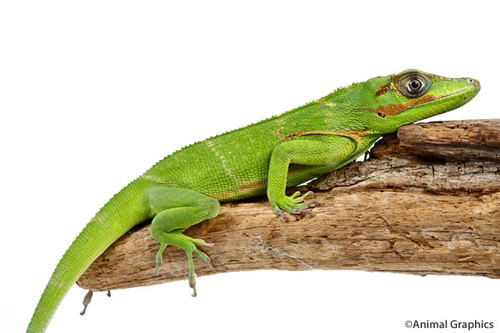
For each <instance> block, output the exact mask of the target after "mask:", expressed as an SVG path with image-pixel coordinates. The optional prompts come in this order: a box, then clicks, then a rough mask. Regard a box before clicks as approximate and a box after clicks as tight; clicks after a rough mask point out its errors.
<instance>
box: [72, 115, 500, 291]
mask: <svg viewBox="0 0 500 333" xmlns="http://www.w3.org/2000/svg"><path fill="white" fill-rule="evenodd" d="M369 155H370V158H369V159H368V160H366V161H365V162H354V163H351V164H350V165H348V166H346V167H344V168H342V169H340V170H336V171H334V172H332V173H330V174H329V175H326V176H324V177H322V178H320V179H318V180H316V181H314V182H312V183H310V184H308V185H307V186H302V187H301V188H300V190H301V191H306V190H308V189H310V190H313V191H315V192H316V198H315V199H316V200H317V201H319V203H320V205H318V206H317V207H315V208H313V209H312V216H307V215H301V216H293V215H290V214H287V221H286V222H283V221H281V219H280V218H277V217H276V216H275V215H274V213H273V211H272V209H271V207H270V205H269V203H268V201H267V199H266V198H265V197H261V198H257V199H255V200H252V201H246V202H236V203H227V204H223V205H222V206H221V210H220V214H219V216H217V217H216V218H214V219H212V220H209V221H205V222H203V223H200V224H199V225H196V226H193V227H191V228H189V229H188V230H187V232H186V234H187V235H189V236H191V237H195V238H201V239H204V240H206V241H207V242H214V243H215V246H214V247H210V248H203V250H204V251H205V252H206V253H207V254H208V255H209V256H210V258H211V260H212V261H211V263H212V265H213V267H214V270H212V269H211V268H210V267H209V266H208V265H206V264H205V263H202V262H200V261H197V263H196V266H197V267H196V272H197V274H198V276H203V275H209V274H216V273H222V272H232V271H248V270H261V269H279V270H310V269H329V270H330V269H349V270H367V271H385V272H398V273H409V274H418V275H427V274H453V275H479V276H487V277H491V278H499V277H500V159H499V157H500V120H496V119H495V120H467V121H450V122H435V123H425V124H414V125H407V126H404V127H402V128H400V130H399V131H398V134H397V137H396V136H395V135H389V136H386V137H385V138H384V140H383V141H379V142H378V143H377V144H376V145H375V146H374V147H373V148H372V150H371V151H370V154H369ZM295 190H296V189H293V190H292V191H291V192H293V191H295ZM149 228H150V226H149V225H143V226H141V227H138V228H135V229H134V230H132V231H131V232H129V233H128V234H126V235H125V236H123V237H122V238H121V239H119V240H118V241H117V242H116V243H115V244H114V245H113V246H111V247H110V248H109V249H108V250H107V251H106V252H105V253H103V254H102V255H101V256H100V258H98V259H97V260H96V261H95V262H94V263H93V264H92V265H91V266H90V267H89V268H88V269H87V271H86V272H85V273H84V274H83V275H82V276H81V278H80V279H79V280H78V282H77V283H78V285H79V286H80V287H82V288H85V289H91V290H95V291H103V290H110V289H119V288H130V287H137V286H145V285H152V284H157V283H163V282H168V281H173V280H181V279H187V275H188V265H187V259H186V254H185V252H184V251H183V250H180V249H178V248H174V247H167V249H166V250H165V252H164V255H163V257H164V260H165V265H164V267H163V268H161V269H160V274H159V275H155V274H154V270H155V255H156V252H157V251H158V249H159V244H158V243H157V242H156V241H155V240H154V239H152V238H151V236H150V234H149Z"/></svg>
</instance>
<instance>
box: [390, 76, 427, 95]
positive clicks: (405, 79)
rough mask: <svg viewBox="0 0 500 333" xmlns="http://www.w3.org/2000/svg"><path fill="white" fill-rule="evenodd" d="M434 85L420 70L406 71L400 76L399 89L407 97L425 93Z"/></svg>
mask: <svg viewBox="0 0 500 333" xmlns="http://www.w3.org/2000/svg"><path fill="white" fill-rule="evenodd" d="M431 86H432V81H431V80H430V79H429V78H428V77H427V76H425V75H423V74H422V73H419V72H410V73H405V74H403V75H402V76H401V77H400V78H399V82H398V90H399V92H400V93H401V94H403V96H405V97H407V98H417V97H421V96H423V95H425V93H426V92H428V91H429V89H430V88H431Z"/></svg>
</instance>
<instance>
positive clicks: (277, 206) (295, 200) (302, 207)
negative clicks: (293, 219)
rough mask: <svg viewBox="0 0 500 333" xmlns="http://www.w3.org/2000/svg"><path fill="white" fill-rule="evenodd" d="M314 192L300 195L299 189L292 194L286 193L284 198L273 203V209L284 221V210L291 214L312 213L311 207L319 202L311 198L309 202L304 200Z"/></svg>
mask: <svg viewBox="0 0 500 333" xmlns="http://www.w3.org/2000/svg"><path fill="white" fill-rule="evenodd" d="M313 195H314V192H313V191H309V192H307V193H305V194H303V195H300V192H299V191H297V192H295V193H294V194H292V195H291V196H286V195H284V196H283V198H282V199H279V200H277V201H276V202H275V203H271V205H272V206H273V210H274V212H275V213H276V215H278V216H280V217H281V218H282V219H283V220H284V221H286V218H285V214H283V211H282V209H283V210H286V211H287V212H289V213H291V214H295V215H297V214H302V213H305V214H307V215H309V216H310V215H311V212H310V211H309V209H308V208H309V207H311V206H313V205H317V204H318V202H317V201H316V200H311V201H309V202H304V200H305V199H306V198H307V197H310V196H313Z"/></svg>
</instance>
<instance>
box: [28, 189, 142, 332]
mask: <svg viewBox="0 0 500 333" xmlns="http://www.w3.org/2000/svg"><path fill="white" fill-rule="evenodd" d="M144 188H145V184H144V183H143V182H141V180H140V179H138V180H136V181H134V182H132V183H130V184H129V185H128V186H127V187H125V188H124V189H123V190H121V191H120V192H119V193H118V194H116V195H115V196H114V197H113V198H112V199H111V200H110V201H109V202H108V203H107V204H106V205H105V206H104V207H103V208H102V209H101V210H100V211H99V212H98V213H97V215H96V216H95V217H94V218H93V219H92V220H91V221H90V222H89V223H88V224H87V226H86V227H85V228H84V229H83V230H82V232H81V233H80V235H79V236H78V237H77V238H76V239H75V240H74V242H73V244H71V246H70V247H69V249H68V250H67V251H66V253H65V254H64V255H63V257H62V259H61V260H60V261H59V264H58V265H57V267H56V269H55V270H54V273H53V274H52V277H51V278H50V280H49V282H48V284H47V286H46V287H45V291H44V292H43V294H42V296H41V298H40V301H39V302H38V305H37V307H36V309H35V313H34V314H33V317H32V318H31V322H30V324H29V326H28V329H27V332H30V333H31V332H45V330H46V329H47V326H48V325H49V323H50V320H51V319H52V316H53V315H54V313H55V312H56V310H57V307H58V306H59V304H60V303H61V301H62V299H63V298H64V296H65V295H66V293H67V292H68V290H69V289H70V288H71V286H72V285H73V284H74V283H75V282H76V281H77V280H78V278H79V277H80V276H81V275H82V274H83V272H85V270H86V269H87V268H88V267H89V266H90V264H91V263H92V262H93V261H94V260H95V259H97V257H99V255H101V254H102V253H103V252H104V251H105V250H106V249H107V248H108V247H109V246H110V245H111V244H113V243H114V242H115V241H116V240H117V239H118V238H120V237H121V236H122V235H123V234H124V233H126V232H127V231H128V230H129V229H130V228H132V227H133V226H134V225H136V224H138V223H140V222H141V221H144V220H146V219H147V214H148V213H147V207H146V204H145V201H144V200H145V198H144V195H143V193H144Z"/></svg>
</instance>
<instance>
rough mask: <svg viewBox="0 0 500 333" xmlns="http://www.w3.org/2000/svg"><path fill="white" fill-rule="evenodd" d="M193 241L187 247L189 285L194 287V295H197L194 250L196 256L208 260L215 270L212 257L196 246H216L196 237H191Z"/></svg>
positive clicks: (204, 260)
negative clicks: (211, 260) (211, 261)
mask: <svg viewBox="0 0 500 333" xmlns="http://www.w3.org/2000/svg"><path fill="white" fill-rule="evenodd" d="M191 241H192V246H190V247H189V248H187V249H185V251H186V253H187V256H188V261H189V286H190V287H191V288H192V289H193V295H192V296H193V297H196V295H197V293H196V273H195V271H194V262H193V252H194V253H195V254H196V256H197V257H198V258H199V259H200V260H201V261H203V262H206V263H207V264H208V266H209V267H210V268H211V269H212V270H214V271H215V269H214V268H213V266H212V265H211V264H210V258H209V257H208V256H207V254H206V253H205V252H202V251H200V250H198V249H197V248H196V245H198V246H214V245H215V244H214V243H206V242H205V241H204V240H202V239H196V238H191Z"/></svg>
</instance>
